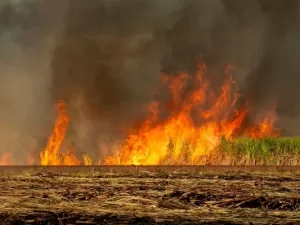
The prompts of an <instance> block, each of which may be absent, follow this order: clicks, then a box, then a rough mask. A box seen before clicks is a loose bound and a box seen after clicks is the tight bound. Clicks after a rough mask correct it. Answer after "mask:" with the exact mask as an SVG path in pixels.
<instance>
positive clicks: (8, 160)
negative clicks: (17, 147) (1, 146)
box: [0, 152, 14, 166]
mask: <svg viewBox="0 0 300 225" xmlns="http://www.w3.org/2000/svg"><path fill="white" fill-rule="evenodd" d="M10 165H14V160H13V157H12V154H11V153H7V152H4V153H3V154H2V155H1V156H0V166H10Z"/></svg>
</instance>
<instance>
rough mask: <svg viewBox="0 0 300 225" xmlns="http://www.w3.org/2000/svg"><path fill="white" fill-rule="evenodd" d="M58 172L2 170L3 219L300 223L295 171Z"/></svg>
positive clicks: (52, 224)
mask: <svg viewBox="0 0 300 225" xmlns="http://www.w3.org/2000/svg"><path fill="white" fill-rule="evenodd" d="M14 171H16V169H14ZM55 171H56V170H54V169H47V168H44V169H34V170H29V169H27V170H24V171H23V172H20V171H18V172H13V173H11V172H9V171H8V172H5V170H4V169H2V170H1V169H0V172H1V176H0V181H1V182H0V224H1V225H13V224H14V225H17V224H28V225H29V224H32V225H35V224H36V225H37V224H39V225H43V224H45V225H56V224H57V225H67V224H68V225H71V224H74V225H75V224H85V225H92V224H93V225H94V224H112V225H113V224H136V225H138V224H139V225H142V224H144V225H146V224H161V225H167V224H185V225H190V224H221V225H222V224H227V225H228V224H300V212H299V210H300V173H299V172H296V171H295V172H270V171H269V172H263V171H256V172H247V171H236V170H234V169H233V170H232V171H230V170H227V171H226V172H221V171H213V170H211V171H205V172H203V171H201V172H193V173H191V172H184V171H182V170H173V171H172V172H170V171H164V170H157V171H156V172H153V171H149V170H148V171H147V170H144V171H142V170H136V171H126V172H120V171H118V172H108V171H97V170H92V171H89V172H87V171H85V172H80V171H79V170H78V169H76V170H75V169H73V172H71V170H70V171H68V172H63V171H62V170H61V171H60V172H55Z"/></svg>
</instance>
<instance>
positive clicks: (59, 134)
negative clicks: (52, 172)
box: [40, 102, 69, 165]
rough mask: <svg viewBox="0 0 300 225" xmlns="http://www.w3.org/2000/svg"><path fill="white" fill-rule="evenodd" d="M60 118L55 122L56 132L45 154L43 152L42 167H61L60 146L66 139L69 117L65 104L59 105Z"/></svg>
mask: <svg viewBox="0 0 300 225" xmlns="http://www.w3.org/2000/svg"><path fill="white" fill-rule="evenodd" d="M57 109H58V110H59V116H58V118H57V120H56V122H55V126H54V132H53V134H52V135H51V136H50V138H49V140H48V144H47V146H46V148H45V150H44V151H43V152H41V154H40V157H41V164H42V165H60V164H61V158H60V152H59V150H60V146H61V144H62V142H63V140H64V138H65V134H66V131H67V128H68V123H69V117H68V115H67V112H66V105H65V103H64V102H58V103H57Z"/></svg>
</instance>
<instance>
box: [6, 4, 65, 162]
mask: <svg viewBox="0 0 300 225" xmlns="http://www.w3.org/2000/svg"><path fill="white" fill-rule="evenodd" d="M57 2H58V1H56V3H57ZM60 7H63V5H62V4H59V5H57V4H56V5H55V2H54V1H51V3H50V2H49V1H47V2H46V1H45V2H41V1H1V5H0V31H1V33H0V71H1V74H0V121H1V122H0V123H1V127H0V143H1V145H0V147H1V150H0V155H1V153H3V152H10V153H12V154H13V155H14V160H15V163H17V164H23V163H27V162H28V159H27V156H28V155H29V153H30V152H32V151H36V150H37V148H42V147H43V146H44V145H45V143H44V141H43V139H45V138H46V136H47V135H49V133H50V129H52V126H53V119H54V116H55V115H54V113H53V110H52V108H53V106H52V103H51V93H50V90H51V89H50V88H51V82H52V80H51V79H52V78H51V77H52V65H51V61H52V55H53V54H52V52H53V49H54V48H55V46H56V42H57V41H56V39H57V35H58V33H59V30H60V29H61V28H62V27H61V24H60V23H58V21H59V18H61V19H62V16H63V15H64V14H62V12H61V10H59V9H60Z"/></svg>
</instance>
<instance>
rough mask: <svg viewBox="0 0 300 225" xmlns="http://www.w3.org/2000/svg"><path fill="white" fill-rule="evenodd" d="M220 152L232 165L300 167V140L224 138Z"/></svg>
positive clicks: (292, 138) (287, 138)
mask: <svg viewBox="0 0 300 225" xmlns="http://www.w3.org/2000/svg"><path fill="white" fill-rule="evenodd" d="M219 150H220V152H221V153H223V154H224V155H225V156H226V158H230V161H231V163H230V164H231V165H300V138H296V137H280V138H270V137H266V138H262V139H250V138H238V139H235V140H226V139H225V138H222V140H221V143H220V146H219Z"/></svg>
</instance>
